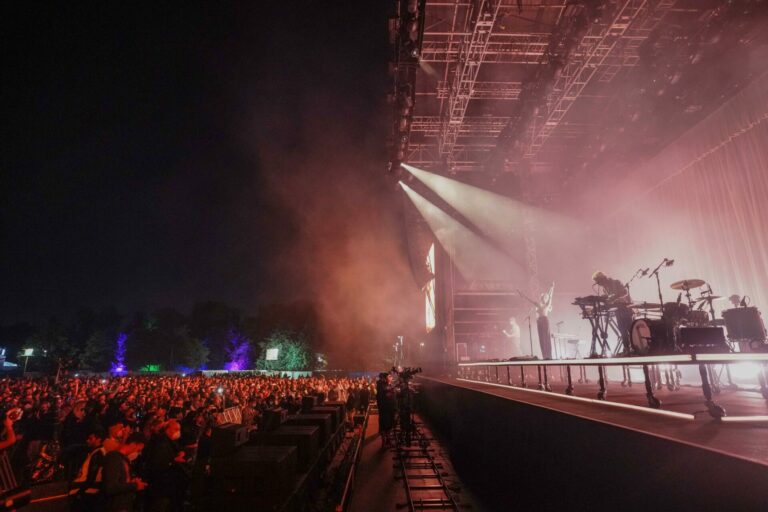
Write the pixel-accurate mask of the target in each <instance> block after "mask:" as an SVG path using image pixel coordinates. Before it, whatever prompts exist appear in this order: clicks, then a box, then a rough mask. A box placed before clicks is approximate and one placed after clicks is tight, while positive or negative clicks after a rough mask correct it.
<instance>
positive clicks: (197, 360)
mask: <svg viewBox="0 0 768 512" xmlns="http://www.w3.org/2000/svg"><path fill="white" fill-rule="evenodd" d="M177 342H178V346H177V353H178V355H177V356H176V358H175V363H176V366H177V368H178V367H182V368H189V369H198V368H202V367H204V366H205V364H206V363H207V362H208V347H206V346H205V344H204V343H203V342H202V341H200V340H199V339H197V338H192V337H191V336H189V335H186V336H183V337H180V338H179V339H178V340H177Z"/></svg>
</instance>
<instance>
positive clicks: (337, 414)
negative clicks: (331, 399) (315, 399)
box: [309, 406, 344, 432]
mask: <svg viewBox="0 0 768 512" xmlns="http://www.w3.org/2000/svg"><path fill="white" fill-rule="evenodd" d="M323 413H330V414H331V418H332V421H331V432H336V429H337V428H339V425H341V423H342V422H343V421H344V416H343V415H342V413H341V409H339V408H338V407H326V406H320V407H314V408H313V409H312V410H311V411H309V414H323Z"/></svg>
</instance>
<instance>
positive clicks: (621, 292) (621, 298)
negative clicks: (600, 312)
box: [592, 271, 633, 355]
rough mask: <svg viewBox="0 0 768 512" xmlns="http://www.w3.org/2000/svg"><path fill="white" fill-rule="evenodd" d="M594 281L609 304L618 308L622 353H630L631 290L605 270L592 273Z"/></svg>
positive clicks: (617, 321)
mask: <svg viewBox="0 0 768 512" xmlns="http://www.w3.org/2000/svg"><path fill="white" fill-rule="evenodd" d="M592 281H594V283H595V286H597V291H598V293H599V294H600V295H601V296H603V297H605V300H606V303H607V304H608V305H609V306H613V307H615V308H616V324H617V325H618V328H619V333H620V336H621V343H622V346H623V347H624V353H623V354H622V355H629V353H630V333H629V330H630V328H631V327H632V320H633V313H632V310H631V309H630V308H629V304H631V302H632V299H631V298H630V296H629V290H628V289H627V287H626V285H624V284H623V283H622V282H621V281H619V280H618V279H613V278H611V277H608V276H607V275H605V274H604V273H603V272H600V271H597V272H595V273H594V274H592Z"/></svg>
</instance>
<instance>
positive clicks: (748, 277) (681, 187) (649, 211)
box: [587, 73, 768, 316]
mask: <svg viewBox="0 0 768 512" xmlns="http://www.w3.org/2000/svg"><path fill="white" fill-rule="evenodd" d="M629 176H630V177H629V178H628V179H627V180H626V181H624V182H623V183H622V185H621V186H619V187H618V188H617V189H616V190H614V191H608V194H606V191H602V194H601V198H600V200H599V201H596V200H595V197H592V198H589V197H588V198H587V201H588V202H591V203H592V204H600V205H601V215H600V217H602V218H604V219H607V221H606V225H604V226H603V228H604V229H603V230H602V233H604V234H605V235H606V236H605V239H604V243H605V244H606V245H604V246H603V247H605V248H606V250H605V251H601V255H600V258H599V259H600V260H602V266H603V268H604V269H605V270H607V271H608V272H609V273H611V274H613V275H616V277H618V278H619V279H622V280H627V279H628V278H629V277H630V276H631V275H632V273H633V272H634V271H635V270H636V269H638V268H645V267H648V266H651V267H653V266H655V265H656V264H658V262H660V261H661V259H662V258H664V257H667V258H672V259H674V260H675V264H674V266H673V267H670V268H668V269H665V271H664V273H663V275H662V285H663V286H664V288H665V290H664V292H665V296H664V299H665V301H666V300H674V299H676V298H677V293H676V292H673V291H672V290H670V289H669V286H668V285H669V284H670V283H671V282H672V281H674V280H678V279H685V278H701V279H704V280H706V281H708V282H709V283H711V285H712V289H713V291H714V293H715V294H717V295H724V296H728V295H731V294H739V295H748V296H749V297H750V298H751V299H752V303H753V304H754V305H756V306H758V307H759V308H760V309H761V310H762V311H763V314H764V316H765V315H767V314H768V73H764V74H763V75H762V76H759V77H758V78H756V79H755V80H753V81H752V83H751V84H750V85H748V86H747V87H746V88H745V89H743V90H742V91H741V92H740V93H738V94H737V95H736V96H735V97H734V98H732V99H731V100H730V101H728V102H727V103H726V104H724V105H723V106H722V107H721V108H719V109H718V110H717V111H715V112H714V113H712V114H711V115H710V116H708V117H707V118H706V119H704V120H703V121H702V122H701V123H699V124H698V125H696V126H695V127H694V128H693V129H691V130H689V131H688V132H686V133H685V134H684V135H683V136H682V137H680V138H679V139H678V140H676V141H675V142H673V143H672V144H670V145H669V146H667V147H666V148H665V149H664V150H663V151H661V152H660V153H659V154H658V155H656V156H655V157H654V158H652V159H651V160H650V161H648V162H647V163H646V164H644V165H642V166H641V167H639V168H637V169H635V170H634V171H633V172H631V173H629ZM606 197H610V198H611V199H610V200H611V201H612V204H610V206H609V207H608V208H606V207H605V206H606V204H605V201H606ZM598 231H599V230H598ZM632 295H633V297H634V298H635V300H638V299H640V300H648V301H653V302H655V301H656V297H657V294H656V291H655V283H654V282H653V281H652V280H650V279H641V280H639V281H637V282H636V283H634V286H633V287H632ZM696 295H698V294H696ZM727 307H728V303H727V301H722V302H719V303H717V308H716V310H717V311H718V313H717V314H718V316H720V313H719V312H720V311H721V310H722V309H726V308H727Z"/></svg>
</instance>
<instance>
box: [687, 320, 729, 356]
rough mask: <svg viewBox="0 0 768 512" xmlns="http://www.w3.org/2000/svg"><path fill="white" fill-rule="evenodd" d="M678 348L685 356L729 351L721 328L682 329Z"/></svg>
mask: <svg viewBox="0 0 768 512" xmlns="http://www.w3.org/2000/svg"><path fill="white" fill-rule="evenodd" d="M680 348H681V350H682V351H683V352H685V353H687V354H698V353H728V352H730V351H731V348H730V347H729V346H728V343H726V341H725V333H724V332H723V328H722V327H683V328H681V329H680Z"/></svg>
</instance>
